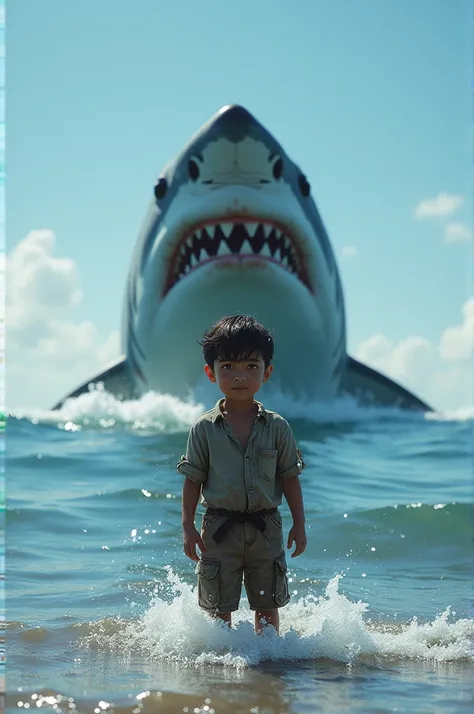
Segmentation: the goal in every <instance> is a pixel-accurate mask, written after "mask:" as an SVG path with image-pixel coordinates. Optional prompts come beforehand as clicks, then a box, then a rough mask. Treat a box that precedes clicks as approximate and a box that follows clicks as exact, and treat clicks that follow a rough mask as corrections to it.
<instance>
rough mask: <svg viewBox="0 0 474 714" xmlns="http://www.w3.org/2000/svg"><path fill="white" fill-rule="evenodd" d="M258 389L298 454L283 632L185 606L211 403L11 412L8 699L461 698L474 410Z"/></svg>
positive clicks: (286, 703) (259, 702)
mask: <svg viewBox="0 0 474 714" xmlns="http://www.w3.org/2000/svg"><path fill="white" fill-rule="evenodd" d="M264 401H265V404H266V406H268V407H269V408H274V409H277V410H279V411H281V412H282V413H283V414H284V416H286V417H287V418H288V419H289V421H290V423H291V424H292V426H293V428H294V431H295V434H296V436H297V439H298V442H299V444H300V446H301V448H302V450H303V452H304V455H305V461H306V463H307V468H306V469H305V471H304V473H303V475H302V485H303V490H304V496H305V506H306V514H307V526H308V547H307V550H306V552H305V553H304V554H303V555H302V556H300V557H299V558H296V559H290V558H288V563H289V568H290V578H291V583H290V586H291V592H292V600H291V602H290V604H289V605H288V606H287V607H286V608H283V610H282V611H281V637H279V638H278V637H276V635H274V633H272V632H267V633H265V635H264V636H261V637H257V636H256V635H255V634H254V633H253V630H252V626H251V613H250V611H249V610H248V607H247V603H246V600H245V598H244V597H243V598H242V603H241V605H242V607H241V610H240V611H239V613H238V615H237V616H236V617H235V618H234V627H233V629H232V630H228V629H227V628H226V627H225V626H224V625H222V623H220V622H216V621H212V620H209V619H208V618H207V617H206V616H205V615H204V613H202V612H201V611H200V610H199V608H198V607H197V604H196V594H195V591H194V587H195V574H194V564H193V563H192V562H191V561H190V560H188V559H186V557H185V556H184V554H183V553H182V545H181V532H180V490H181V478H180V477H179V476H178V475H177V474H176V471H175V464H176V462H177V460H178V458H179V456H180V455H181V453H183V451H184V447H185V442H186V435H187V429H188V428H189V425H190V424H191V423H192V421H193V420H194V418H195V417H196V416H197V415H198V414H199V413H200V412H201V411H202V410H203V405H202V404H193V403H183V402H179V401H177V400H175V399H172V398H170V397H166V396H160V395H147V396H146V397H144V398H143V399H141V400H138V401H135V402H129V403H119V402H116V401H115V400H114V399H113V398H112V397H111V396H110V395H107V394H105V393H103V392H100V391H96V392H92V393H90V394H87V395H83V396H82V397H80V398H79V399H76V400H72V401H71V402H69V403H68V404H67V405H66V406H65V407H64V408H63V410H62V411H61V412H60V413H57V412H56V413H47V412H39V411H34V410H26V411H25V412H24V413H23V414H21V415H20V414H16V415H12V416H11V417H10V418H9V421H8V425H7V445H8V448H7V583H8V588H7V615H8V630H7V638H8V661H7V672H8V677H7V708H8V711H14V710H15V711H18V708H31V707H33V706H34V707H36V708H39V707H41V708H42V709H46V710H47V711H48V710H51V711H53V710H54V711H76V712H77V711H80V712H83V711H84V712H89V711H90V712H97V713H100V712H101V711H112V710H114V711H116V712H118V711H123V712H133V713H135V714H138V712H147V711H149V712H152V711H153V712H161V711H163V712H175V711H176V712H183V711H186V708H187V710H188V711H189V712H205V711H206V712H212V711H214V712H219V713H221V712H253V713H258V714H262V713H263V712H265V713H266V714H268V713H270V712H345V711H347V712H389V711H399V712H400V711H403V712H417V713H418V712H430V714H431V713H433V712H463V711H471V710H472V706H473V684H472V682H473V679H474V677H473V674H474V658H473V648H472V645H473V635H474V619H473V612H472V574H473V573H472V500H473V499H472V481H471V473H472V468H471V463H472V462H471V450H472V413H471V412H470V411H469V410H464V412H459V413H458V414H451V415H433V416H431V417H430V418H426V417H423V416H420V415H413V414H411V415H410V414H402V413H400V412H397V411H395V410H377V409H369V408H363V407H360V406H358V405H357V404H355V403H354V402H351V401H341V402H339V403H337V404H336V405H334V406H333V407H331V409H323V408H322V407H321V406H319V407H308V405H301V404H298V403H296V402H290V401H289V400H288V399H287V398H284V397H283V396H282V395H278V394H276V395H273V397H272V398H269V397H267V398H265V400H264ZM205 406H206V407H207V406H208V404H205ZM282 513H283V518H284V527H285V532H287V530H288V529H289V527H290V525H291V523H290V518H289V512H288V509H287V507H286V505H284V506H282Z"/></svg>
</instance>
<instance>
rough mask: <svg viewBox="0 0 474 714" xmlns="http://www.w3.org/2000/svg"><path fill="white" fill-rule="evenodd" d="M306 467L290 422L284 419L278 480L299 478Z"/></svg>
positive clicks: (281, 431)
mask: <svg viewBox="0 0 474 714" xmlns="http://www.w3.org/2000/svg"><path fill="white" fill-rule="evenodd" d="M304 467H305V463H304V460H303V454H302V453H301V451H300V449H298V447H297V445H296V439H295V436H294V434H293V431H292V430H291V427H290V425H289V424H288V422H287V421H286V420H285V419H283V418H282V419H281V423H280V429H279V443H278V463H277V478H279V479H281V480H282V481H284V480H285V479H288V478H293V477H294V476H299V474H300V473H301V472H302V471H303V469H304Z"/></svg>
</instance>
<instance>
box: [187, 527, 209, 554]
mask: <svg viewBox="0 0 474 714" xmlns="http://www.w3.org/2000/svg"><path fill="white" fill-rule="evenodd" d="M183 542H184V552H185V553H186V555H187V556H188V558H191V560H196V561H198V560H199V556H198V554H197V553H196V545H197V546H198V547H199V550H200V551H201V553H205V552H206V546H205V545H204V543H203V540H202V538H201V536H200V534H199V531H198V530H196V528H195V526H194V523H186V524H185V525H183Z"/></svg>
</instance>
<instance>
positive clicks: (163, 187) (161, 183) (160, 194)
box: [154, 178, 168, 201]
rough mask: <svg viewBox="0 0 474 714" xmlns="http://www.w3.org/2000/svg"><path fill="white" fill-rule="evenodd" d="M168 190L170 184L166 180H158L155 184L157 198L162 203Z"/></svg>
mask: <svg viewBox="0 0 474 714" xmlns="http://www.w3.org/2000/svg"><path fill="white" fill-rule="evenodd" d="M167 190H168V182H167V180H166V179H165V178H160V179H158V181H157V183H156V184H155V189H154V193H155V198H156V199H157V200H158V201H160V200H161V199H162V198H164V197H165V195H166V191H167Z"/></svg>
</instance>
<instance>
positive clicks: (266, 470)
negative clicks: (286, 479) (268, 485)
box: [258, 449, 278, 481]
mask: <svg viewBox="0 0 474 714" xmlns="http://www.w3.org/2000/svg"><path fill="white" fill-rule="evenodd" d="M277 456H278V449H260V451H259V452H258V473H259V476H261V477H262V478H263V479H265V480H266V481H274V480H275V473H276V466H277Z"/></svg>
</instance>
